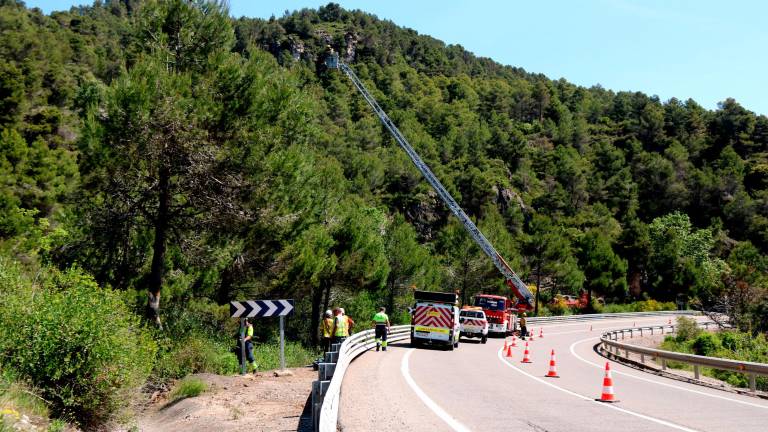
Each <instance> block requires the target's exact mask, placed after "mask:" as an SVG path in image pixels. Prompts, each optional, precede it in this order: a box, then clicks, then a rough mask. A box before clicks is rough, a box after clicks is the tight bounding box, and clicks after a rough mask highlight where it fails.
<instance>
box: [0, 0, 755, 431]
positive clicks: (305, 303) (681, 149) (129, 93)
mask: <svg viewBox="0 0 768 432" xmlns="http://www.w3.org/2000/svg"><path fill="white" fill-rule="evenodd" d="M329 46H330V47H332V48H333V49H335V50H336V51H337V52H339V53H340V54H341V58H342V60H343V61H345V62H347V63H349V64H350V65H351V66H352V67H353V68H354V69H355V71H356V72H357V74H358V75H359V76H360V77H361V79H363V80H364V81H365V83H366V86H368V88H369V89H370V90H371V91H372V93H373V94H374V95H375V97H376V98H377V100H378V101H379V103H380V104H381V105H382V107H383V108H384V109H385V110H386V111H387V112H388V113H389V115H390V117H391V118H392V119H393V121H394V122H395V123H396V124H397V125H398V127H399V128H400V130H401V131H402V132H403V133H404V135H405V136H406V137H407V138H408V139H409V141H410V142H411V143H412V144H413V145H414V147H415V148H416V149H417V151H418V152H419V153H420V154H421V155H422V157H423V158H424V159H425V161H426V162H427V163H428V164H429V165H430V167H431V168H432V170H433V171H434V172H435V173H436V175H437V176H438V177H439V178H440V179H441V181H442V182H443V183H444V184H445V186H446V187H447V188H448V189H449V190H450V192H451V193H452V194H453V195H454V197H455V198H456V199H457V200H458V201H459V203H460V204H461V205H462V207H463V208H464V209H465V210H466V212H467V213H468V214H469V215H470V216H471V217H472V218H473V219H474V220H475V221H476V222H477V224H478V226H479V227H480V229H481V230H482V231H483V232H484V233H485V234H486V236H487V237H488V238H489V239H490V240H491V241H492V242H493V244H494V245H495V246H496V248H497V249H498V250H499V252H500V253H501V254H502V255H503V256H504V257H505V258H506V260H507V261H508V262H509V263H510V265H511V266H512V267H513V268H514V269H515V270H516V271H517V272H518V274H520V275H521V277H522V278H523V280H525V281H526V282H527V283H529V284H530V285H534V286H536V285H537V286H538V291H539V294H540V296H541V299H542V304H544V303H546V302H548V301H549V300H550V299H551V298H553V297H554V295H555V294H557V293H561V294H571V295H578V293H579V292H580V291H581V290H586V291H588V292H589V293H590V294H591V295H593V296H600V297H604V298H605V299H606V301H608V302H609V303H628V302H631V301H634V300H648V299H653V300H656V301H660V302H668V301H677V300H682V301H688V302H690V303H693V304H696V305H699V307H703V308H706V309H716V310H719V311H722V312H726V313H729V314H731V315H732V316H733V318H734V321H735V323H736V324H737V325H738V326H739V327H741V329H742V330H744V331H748V332H754V333H757V332H760V331H766V330H768V318H766V317H768V299H766V296H767V292H768V278H767V274H768V273H767V271H768V257H767V256H766V253H768V118H767V117H765V116H758V115H756V114H754V113H753V112H751V111H749V110H748V109H747V108H745V107H742V106H741V105H740V104H739V103H738V102H736V101H735V100H732V99H727V100H724V101H723V102H722V103H721V104H720V105H719V107H718V109H717V110H707V109H704V108H703V107H701V106H700V105H698V104H697V103H696V102H695V101H693V100H687V101H680V100H677V99H674V98H673V99H670V100H667V101H661V100H659V98H658V97H655V96H648V95H646V94H643V93H641V92H634V93H632V92H614V91H611V90H608V89H604V88H602V87H600V86H595V87H592V88H584V87H580V86H576V85H574V84H571V83H569V82H567V81H566V80H562V79H561V80H557V81H554V80H550V79H548V78H547V77H545V76H543V75H540V74H534V73H529V72H526V71H525V70H523V69H521V68H518V67H512V66H504V65H500V64H498V63H496V62H494V61H493V60H491V59H485V58H478V57H476V56H474V55H473V54H471V53H469V52H467V51H465V50H464V49H463V48H462V47H461V46H458V45H448V46H446V45H445V44H443V43H442V42H440V41H438V40H435V39H433V38H430V37H428V36H424V35H419V34H418V33H416V32H415V31H413V30H410V29H406V28H402V27H398V26H397V25H396V24H395V23H392V22H389V21H383V20H380V19H378V18H376V17H375V16H373V15H370V14H367V13H365V12H361V11H347V10H344V9H342V8H340V7H339V6H338V5H335V4H328V5H327V6H324V7H321V8H319V9H318V10H309V9H305V10H301V11H296V12H292V13H287V14H286V15H284V16H282V17H279V18H275V17H273V18H270V19H267V20H262V19H252V18H239V19H234V18H231V17H230V16H229V13H228V11H227V10H226V8H225V7H223V6H222V5H221V4H220V3H210V2H203V1H195V2H185V1H181V0H174V1H137V0H122V1H117V0H114V1H103V2H97V3H96V4H94V5H93V6H88V7H78V8H72V9H71V10H69V11H63V12H54V13H52V14H51V15H50V16H46V15H43V14H42V13H41V11H40V10H38V9H29V8H26V7H25V6H24V4H23V3H21V2H17V1H14V0H0V59H2V61H0V254H1V255H2V257H3V258H2V260H0V281H1V282H2V285H0V290H2V295H3V298H5V297H6V296H18V299H19V300H18V301H15V302H8V303H7V304H5V303H6V302H3V303H4V304H3V305H0V312H2V316H3V321H4V322H3V325H4V326H5V324H6V323H5V320H6V318H5V317H6V316H10V315H7V314H10V313H11V312H13V313H14V314H15V313H16V312H17V311H21V310H23V311H24V313H25V314H27V315H24V314H21V315H19V316H20V317H22V318H19V320H20V321H15V324H14V325H19V326H23V322H24V321H23V320H24V319H31V317H32V316H33V315H30V314H31V313H32V312H31V311H29V310H26V309H24V307H25V306H24V304H25V303H24V301H26V300H25V299H28V298H31V297H34V292H37V291H41V292H44V293H45V294H44V295H43V296H42V297H40V298H39V300H38V301H43V299H50V300H51V302H52V304H53V305H54V306H51V307H50V308H49V309H45V310H47V311H50V313H51V314H54V315H53V316H51V317H50V319H49V321H48V325H49V326H50V331H52V332H53V331H54V330H55V329H56V328H58V327H60V326H62V325H65V323H66V322H67V320H68V319H69V318H68V317H71V316H73V315H72V314H73V312H72V309H71V308H73V307H85V306H83V305H85V304H88V303H87V302H88V301H90V300H88V298H89V296H93V297H95V298H98V299H99V303H98V304H97V305H95V306H94V310H93V314H94V315H93V316H92V319H93V320H94V322H98V321H99V320H101V319H102V318H99V317H100V316H101V315H99V314H100V313H102V311H101V309H100V308H116V310H118V311H120V313H119V314H118V315H119V316H117V317H116V320H117V321H116V322H118V323H120V326H121V327H122V330H120V331H121V332H123V331H124V332H130V333H131V334H132V335H134V336H135V337H134V338H131V337H122V336H120V335H122V333H115V334H111V335H110V336H109V337H119V341H118V342H117V344H118V345H119V346H120V349H119V350H116V351H115V352H112V353H111V355H114V356H122V355H126V356H128V357H130V358H131V360H130V362H131V363H130V367H129V368H127V369H125V370H122V371H116V372H114V374H113V373H112V371H104V373H105V374H106V376H105V379H107V380H111V379H114V380H117V382H119V384H115V385H117V386H119V387H120V386H121V388H123V387H124V388H126V389H129V388H130V389H133V388H135V387H136V386H137V385H138V383H139V382H141V381H142V380H143V379H144V378H146V376H147V375H150V376H153V377H156V378H159V379H166V378H176V377H180V376H183V375H184V374H186V373H192V372H197V371H200V370H211V371H215V372H231V371H232V370H233V369H234V367H235V366H234V364H236V361H235V360H234V357H233V355H232V354H231V353H230V352H229V348H230V345H231V341H232V339H231V336H232V334H233V333H234V332H235V330H236V328H235V327H236V324H235V322H234V320H232V319H230V318H229V317H228V310H227V306H226V303H227V302H228V301H230V300H234V299H248V298H250V299H254V298H294V299H296V308H297V310H296V316H295V317H291V318H289V319H288V321H287V335H288V337H289V338H290V339H292V340H295V341H300V342H302V343H304V344H305V346H308V347H311V346H313V344H314V343H316V340H317V332H316V329H317V325H318V323H319V317H320V315H321V312H322V311H324V310H326V309H328V308H329V307H330V306H336V305H338V306H343V307H345V308H346V310H347V312H348V314H349V315H351V316H352V317H354V318H355V319H357V320H358V321H359V322H361V323H363V324H365V323H366V321H367V320H368V317H369V316H371V315H372V314H373V312H374V310H375V308H376V307H377V306H379V305H384V306H387V307H388V309H389V311H390V312H391V313H390V316H391V317H392V318H393V321H395V322H405V321H407V320H408V314H407V311H406V306H408V305H410V304H411V302H412V290H413V289H416V288H418V289H427V290H441V291H453V290H456V291H458V292H459V293H460V295H461V298H462V301H464V302H468V301H470V299H471V297H472V296H473V295H474V294H475V293H477V292H480V291H483V292H486V293H505V294H507V293H508V289H507V288H506V287H505V285H504V284H503V281H502V279H501V277H500V275H499V274H498V272H497V271H496V270H495V269H494V268H493V266H492V264H491V262H490V261H489V260H488V259H487V258H486V257H485V256H484V255H483V254H482V252H481V251H480V250H479V249H478V248H477V247H476V246H475V245H474V243H473V242H472V241H471V239H470V238H469V236H468V235H467V234H466V233H465V232H464V230H463V228H462V227H461V226H460V224H458V222H457V221H456V220H455V219H454V218H453V217H452V216H450V214H449V212H448V210H447V209H446V208H445V207H444V206H443V205H442V203H441V202H440V200H439V199H438V197H437V195H436V194H435V193H434V192H433V191H432V190H431V189H430V187H429V186H428V185H427V184H426V183H425V182H424V181H423V180H422V178H421V177H420V175H419V173H418V171H416V170H415V169H414V168H413V167H412V166H411V163H410V161H409V160H408V158H407V157H406V155H405V154H404V153H403V152H402V151H401V150H400V149H399V148H398V147H397V145H396V143H394V141H393V140H392V139H391V138H390V136H389V135H388V133H387V131H386V130H385V129H384V128H383V127H382V126H381V124H380V123H379V121H378V119H377V118H376V117H375V115H374V114H373V113H372V112H371V111H370V109H369V107H368V106H367V105H366V103H365V101H364V100H363V99H362V98H361V97H360V95H359V94H357V92H356V90H355V89H354V88H353V87H352V85H351V83H350V82H349V81H348V79H347V78H346V77H345V76H343V75H342V74H340V73H339V71H336V70H327V69H326V67H325V66H324V59H325V56H326V54H327V53H328V47H329ZM69 290H75V291H74V292H73V294H72V295H73V298H74V299H75V300H77V302H74V303H72V304H70V305H64V304H60V303H57V302H60V301H62V299H64V298H68V297H69ZM35 298H37V297H35ZM102 299H103V301H102ZM30 301H31V300H30ZM78 302H81V303H78ZM57 305H58V306H57ZM542 307H543V306H542ZM14 308H15V309H14ZM57 308H58V309H57ZM135 315H142V316H146V317H147V318H148V319H147V320H145V321H143V322H139V321H136V320H135ZM9 319H10V318H9ZM14 319H16V318H14ZM80 319H81V321H77V323H78V325H80V324H82V325H84V326H86V327H88V325H89V324H88V322H86V321H82V320H86V319H91V318H87V317H80ZM94 328H95V330H93V331H95V332H103V331H105V330H102V329H101V328H100V327H98V326H96V327H94ZM14 329H15V327H14V328H11V331H13V330H14ZM27 330H29V329H27ZM107 333H108V332H107ZM256 333H257V340H259V341H263V342H269V341H274V339H275V333H276V328H275V322H274V321H273V320H259V321H257V323H256ZM26 334H29V333H22V332H18V333H17V335H18V336H19V337H21V335H26ZM73 334H76V332H75V333H73ZM97 334H106V333H97ZM62 338H63V339H66V338H64V337H63V336H62ZM78 340H79V339H78ZM70 342H71V341H70V340H69V339H66V340H62V341H57V342H56V343H57V344H65V345H66V344H69V343H70ZM85 342H86V341H81V342H78V343H85ZM73 346H80V345H73ZM190 346H198V347H200V349H198V350H192V351H191V350H189V349H188V348H189V347H190ZM0 349H2V352H0V362H2V364H3V365H7V366H8V367H12V368H14V369H17V370H18V371H19V373H20V374H21V377H22V378H23V379H27V380H29V381H30V382H31V384H32V385H34V386H36V387H42V388H43V389H55V391H56V393H55V394H52V396H51V398H52V400H53V402H52V403H54V404H55V405H54V406H53V412H54V413H63V414H65V415H68V416H70V417H72V418H74V419H76V420H77V421H78V422H81V423H83V424H90V422H93V423H99V422H103V421H106V419H109V418H110V416H111V415H112V414H113V412H114V411H116V410H117V405H119V404H117V403H116V402H115V400H113V399H110V398H109V397H107V396H106V395H104V394H103V393H101V392H102V391H103V388H102V387H99V386H101V385H106V384H105V383H103V382H101V381H99V383H97V384H98V385H95V384H94V383H89V382H86V381H83V382H82V385H83V386H84V387H83V388H86V389H88V392H90V393H86V395H89V396H88V397H89V398H92V399H93V400H91V399H89V400H87V401H79V402H78V401H76V400H74V399H72V396H71V394H74V393H72V392H75V393H76V389H74V388H72V389H69V390H67V391H68V392H70V393H62V392H60V391H59V390H58V387H57V386H59V384H58V381H56V380H58V379H68V378H66V376H65V375H61V376H59V375H56V374H55V375H56V376H53V377H51V376H45V377H42V376H38V374H39V373H40V372H41V370H38V369H34V368H32V369H26V368H28V367H29V365H27V364H22V363H15V362H17V360H16V359H15V358H14V360H11V359H12V358H13V355H14V353H15V351H14V349H15V348H14V347H13V346H12V345H8V344H5V345H4V344H0ZM48 349H53V348H49V347H46V346H41V347H40V350H48ZM68 349H69V348H67V349H65V350H64V352H69V351H67V350H68ZM96 349H97V352H98V349H100V348H96ZM296 349H297V350H299V349H300V348H298V346H297V347H296ZM47 352H48V351H45V352H43V351H41V353H42V354H41V355H43V357H44V356H45V355H48V354H46V353H47ZM72 352H73V353H74V352H78V351H77V349H74V351H72ZM137 353H138V354H137ZM270 355H272V354H270ZM59 357H60V356H59ZM305 357H306V354H304V355H302V354H301V353H298V352H297V354H296V358H297V359H298V358H305ZM71 358H77V361H78V362H83V363H82V364H87V365H89V366H88V367H93V368H99V367H100V366H99V365H100V364H102V363H99V361H102V362H103V361H104V359H103V358H101V360H99V361H91V360H93V359H87V358H79V357H77V356H74V357H71ZM179 358H181V359H183V360H180V361H177V359H179ZM36 361H38V362H43V361H45V358H40V357H38V358H37V360H36ZM67 361H70V360H69V358H68V359H67ZM72 361H74V360H72ZM121 361H122V360H121ZM126 361H127V360H126ZM78 364H80V363H78ZM118 364H122V363H118ZM62 367H64V366H62ZM72 370H73V371H75V372H73V373H76V372H77V371H80V370H82V368H78V367H73V368H72ZM89 377H90V378H87V377H83V380H87V379H92V378H93V377H92V376H90V375H89ZM72 379H75V378H72ZM74 382H77V381H74ZM91 384H94V385H95V386H91ZM44 391H47V390H44ZM78 391H79V390H78ZM46 394H47V393H46ZM78 394H83V393H78Z"/></svg>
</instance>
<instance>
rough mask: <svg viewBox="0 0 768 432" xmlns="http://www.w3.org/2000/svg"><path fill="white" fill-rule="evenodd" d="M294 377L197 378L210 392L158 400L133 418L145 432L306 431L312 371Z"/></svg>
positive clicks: (303, 370)
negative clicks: (306, 409) (184, 397)
mask: <svg viewBox="0 0 768 432" xmlns="http://www.w3.org/2000/svg"><path fill="white" fill-rule="evenodd" d="M291 372H293V376H282V377H275V376H274V375H273V374H272V373H271V372H265V373H263V374H257V375H253V374H249V375H245V376H239V375H236V376H221V375H212V374H198V375H195V376H196V377H198V378H200V379H202V380H203V381H205V382H206V383H208V386H209V389H208V391H206V392H205V393H203V394H202V395H200V396H198V397H194V398H187V399H181V400H178V401H175V402H169V401H168V400H167V399H165V397H160V398H158V399H157V400H156V401H154V402H153V403H152V404H150V405H149V406H148V407H147V408H146V409H145V410H144V411H143V412H141V413H140V414H139V416H138V419H137V426H138V429H139V430H140V431H144V432H161V431H162V432H176V431H179V432H181V431H185V432H212V431H235V430H249V431H309V430H311V420H310V418H309V412H308V411H307V412H304V411H305V405H307V398H308V397H310V393H311V389H312V381H313V380H315V379H317V372H315V371H313V370H312V369H311V368H297V369H291Z"/></svg>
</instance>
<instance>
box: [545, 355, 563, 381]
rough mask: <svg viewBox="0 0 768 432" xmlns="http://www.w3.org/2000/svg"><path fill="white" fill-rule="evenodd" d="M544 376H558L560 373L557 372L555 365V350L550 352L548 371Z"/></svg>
mask: <svg viewBox="0 0 768 432" xmlns="http://www.w3.org/2000/svg"><path fill="white" fill-rule="evenodd" d="M544 376H546V377H548V378H560V375H558V374H557V369H556V367H555V350H552V354H550V357H549V372H547V374H546V375H544Z"/></svg>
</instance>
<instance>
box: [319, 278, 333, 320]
mask: <svg viewBox="0 0 768 432" xmlns="http://www.w3.org/2000/svg"><path fill="white" fill-rule="evenodd" d="M330 303H331V284H329V283H328V284H325V299H324V300H323V308H322V309H321V311H320V312H323V311H327V310H328V305H329V304H330ZM323 318H325V316H323Z"/></svg>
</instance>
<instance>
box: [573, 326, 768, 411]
mask: <svg viewBox="0 0 768 432" xmlns="http://www.w3.org/2000/svg"><path fill="white" fill-rule="evenodd" d="M593 339H598V338H597V337H589V338H586V339H582V340H578V341H576V342H574V343H572V344H571V347H570V350H571V354H573V356H574V357H576V358H577V359H579V360H581V361H583V362H584V363H587V364H590V365H592V366H594V367H596V368H598V369H602V368H603V367H604V366H601V365H599V364H597V363H593V362H591V361H589V360H587V359H585V358H583V357H581V356H580V355H578V354H576V351H575V350H574V347H575V346H576V345H578V344H581V343H584V342H586V341H590V340H593ZM612 372H613V373H615V374H618V375H624V376H628V377H630V378H634V379H637V380H640V381H646V382H649V383H653V384H658V385H660V386H665V387H670V388H674V389H678V390H683V391H687V392H691V393H696V394H699V395H703V396H709V397H711V398H715V399H722V400H727V401H730V402H735V403H739V404H743V405H748V406H751V407H756V408H763V409H768V405H760V404H756V403H752V402H747V401H742V400H738V399H731V398H729V397H725V396H721V395H718V394H712V393H706V392H703V391H699V390H694V389H689V388H685V387H680V386H676V385H674V384H669V383H665V382H661V381H657V380H653V379H648V378H645V377H641V376H637V375H634V374H629V373H626V372H621V371H618V370H616V369H612Z"/></svg>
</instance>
